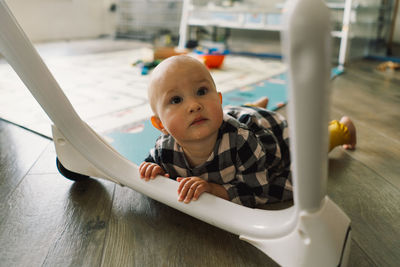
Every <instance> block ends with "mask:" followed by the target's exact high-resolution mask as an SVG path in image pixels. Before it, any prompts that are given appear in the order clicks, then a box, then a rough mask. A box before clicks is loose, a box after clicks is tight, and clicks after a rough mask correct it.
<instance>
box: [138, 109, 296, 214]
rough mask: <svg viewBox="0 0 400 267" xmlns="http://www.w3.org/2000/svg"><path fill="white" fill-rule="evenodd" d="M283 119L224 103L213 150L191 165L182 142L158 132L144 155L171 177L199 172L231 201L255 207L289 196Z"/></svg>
mask: <svg viewBox="0 0 400 267" xmlns="http://www.w3.org/2000/svg"><path fill="white" fill-rule="evenodd" d="M288 142H289V139H288V128H287V122H286V120H285V119H284V118H283V117H282V116H281V115H279V114H277V113H274V112H271V111H267V110H265V109H260V108H256V107H247V106H242V107H232V106H229V107H225V108H224V119H223V123H222V125H221V127H220V129H219V133H218V137H217V141H216V144H215V148H214V151H213V152H212V153H211V155H210V156H209V158H208V159H207V161H206V162H205V163H203V164H201V165H200V166H196V167H191V166H190V165H189V163H188V161H187V160H186V158H185V154H184V152H183V149H182V147H180V146H179V144H178V143H177V142H175V140H174V138H173V137H172V136H170V135H161V136H160V137H159V138H158V139H157V141H156V144H155V148H153V149H152V150H151V151H150V155H149V156H148V157H147V158H146V159H145V161H147V162H154V163H157V164H158V165H160V166H161V167H162V168H163V169H164V170H165V171H166V172H167V173H169V175H170V177H171V178H172V179H176V177H190V176H197V177H200V178H202V179H204V180H206V181H209V182H212V183H216V184H220V185H222V186H224V187H225V189H226V190H227V192H228V195H229V198H230V200H231V201H233V202H235V203H238V204H241V205H244V206H247V207H255V206H256V205H257V204H265V203H273V202H278V201H283V200H287V199H291V198H292V185H291V173H290V154H289V147H288Z"/></svg>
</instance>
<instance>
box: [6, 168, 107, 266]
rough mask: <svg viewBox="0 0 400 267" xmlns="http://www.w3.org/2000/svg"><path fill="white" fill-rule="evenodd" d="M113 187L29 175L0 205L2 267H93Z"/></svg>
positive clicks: (56, 177)
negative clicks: (83, 266) (84, 266)
mask: <svg viewBox="0 0 400 267" xmlns="http://www.w3.org/2000/svg"><path fill="white" fill-rule="evenodd" d="M113 189H114V184H111V183H103V182H97V181H94V180H89V181H87V182H84V183H80V184H73V183H72V182H71V181H69V180H67V179H65V178H64V177H62V176H61V175H59V174H43V175H40V174H36V175H28V176H27V177H26V178H25V179H24V180H23V181H22V183H20V184H19V186H18V187H17V188H16V190H15V191H14V192H13V194H11V195H10V197H9V198H8V200H7V202H5V203H4V202H2V203H1V204H0V218H1V221H0V247H1V250H0V262H1V265H4V266H41V265H44V266H82V265H86V266H98V265H99V264H100V262H101V255H102V249H103V240H104V236H105V232H106V228H107V224H108V217H109V210H110V207H111V199H112V193H113Z"/></svg>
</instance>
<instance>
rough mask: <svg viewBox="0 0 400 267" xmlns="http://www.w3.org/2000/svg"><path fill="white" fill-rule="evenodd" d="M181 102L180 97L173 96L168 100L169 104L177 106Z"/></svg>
mask: <svg viewBox="0 0 400 267" xmlns="http://www.w3.org/2000/svg"><path fill="white" fill-rule="evenodd" d="M181 102H182V97H180V96H174V97H172V98H171V100H170V103H171V104H179V103H181Z"/></svg>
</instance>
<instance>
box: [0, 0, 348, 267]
mask: <svg viewBox="0 0 400 267" xmlns="http://www.w3.org/2000/svg"><path fill="white" fill-rule="evenodd" d="M329 25H330V21H329V11H328V8H327V7H326V6H325V4H324V2H323V1H322V0H292V1H288V2H287V5H286V7H285V23H284V30H283V40H282V43H283V51H284V56H285V59H286V62H287V63H288V74H289V88H290V101H289V116H288V119H289V125H290V130H291V132H290V136H291V155H292V163H293V166H292V167H293V184H294V206H292V207H290V208H287V209H284V210H278V211H266V210H261V209H250V208H246V207H243V206H240V205H237V204H234V203H232V202H229V201H226V200H223V199H220V198H218V197H215V196H213V195H210V194H203V195H202V197H201V198H200V199H199V200H198V201H196V202H191V203H190V204H184V203H181V202H178V201H177V198H176V190H177V188H178V182H176V181H174V180H171V179H155V180H151V181H149V182H144V181H142V180H141V179H140V177H139V173H138V167H137V166H136V165H135V164H134V163H132V162H130V161H128V160H127V159H125V158H124V157H122V156H121V155H120V154H119V153H118V152H117V151H115V150H114V149H113V148H112V147H111V146H110V145H109V144H107V142H106V141H104V140H103V139H102V138H101V137H100V136H99V135H98V134H96V132H94V131H93V130H92V129H91V128H90V127H89V126H88V125H87V124H86V123H85V122H84V121H82V120H81V118H80V117H79V116H78V114H77V113H76V112H75V110H74V108H73V107H72V105H71V103H70V102H69V100H68V99H67V98H66V96H65V95H64V93H63V91H62V89H61V88H60V87H59V85H58V83H57V82H56V80H55V79H54V78H53V76H52V74H51V73H50V71H49V70H48V68H47V67H46V65H45V64H44V62H43V61H42V59H41V57H40V56H39V54H38V53H37V52H36V50H35V49H34V47H33V45H32V44H31V42H30V41H29V39H28V38H27V36H26V35H25V34H24V32H23V30H22V29H21V27H20V26H19V25H18V23H17V21H16V19H15V18H14V16H13V14H12V12H11V11H10V10H9V8H8V7H7V5H6V3H5V1H4V0H0V53H1V54H3V55H4V57H5V58H6V60H7V61H8V62H9V64H10V65H11V66H12V67H13V68H14V70H15V71H16V73H17V74H18V75H19V77H20V78H21V80H22V81H23V82H24V83H25V85H26V86H27V88H28V89H29V90H30V92H31V93H32V95H33V96H34V97H35V98H36V100H37V101H38V102H39V104H40V105H41V106H42V108H43V109H44V111H45V112H46V113H47V115H48V116H49V118H50V119H51V120H52V122H53V123H54V125H53V126H52V129H53V139H54V144H55V147H56V152H57V156H58V159H59V161H60V162H61V163H62V165H63V166H64V167H65V168H66V169H68V170H71V171H73V172H75V173H80V174H83V175H87V176H91V177H99V178H104V179H108V180H111V181H113V182H115V183H117V184H120V185H124V186H128V187H130V188H132V189H134V190H136V191H138V192H141V193H143V194H145V195H147V196H149V197H151V198H153V199H155V200H157V201H160V202H162V203H165V204H166V205H169V206H171V207H173V208H176V209H178V210H180V211H182V212H185V213H187V214H189V215H191V216H193V217H196V218H198V219H200V220H203V221H205V222H207V223H210V224H212V225H214V226H216V227H219V228H222V229H224V230H226V231H229V232H231V233H234V234H236V235H238V236H239V238H240V239H242V240H245V241H247V242H249V243H251V244H252V245H254V246H255V247H257V248H259V249H260V250H261V251H263V252H264V253H266V254H267V255H268V256H269V257H271V258H272V259H273V260H275V261H276V262H277V263H278V264H280V265H283V266H307V267H308V266H346V264H347V259H348V255H349V249H350V242H351V231H350V219H349V218H348V217H347V216H346V214H345V213H344V212H343V211H342V210H341V209H340V208H339V207H338V206H337V205H336V204H335V203H334V202H333V201H332V200H330V199H329V197H328V196H327V195H326V184H327V149H328V140H327V136H328V129H327V127H326V125H327V122H328V102H329V101H328V100H329V91H330V89H329V76H330V64H329V62H330V47H329V45H330V26H329ZM310 123H312V124H313V126H312V127H311V126H310ZM316 125H317V126H318V127H316ZM310 128H313V129H314V130H313V131H309V129H310ZM210 207H212V208H211V209H210ZM288 251H290V254H288V253H287V252H288Z"/></svg>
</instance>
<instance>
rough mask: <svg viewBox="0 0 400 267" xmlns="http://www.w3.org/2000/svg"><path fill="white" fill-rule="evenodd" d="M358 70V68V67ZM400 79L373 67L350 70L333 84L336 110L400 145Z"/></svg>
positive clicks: (333, 99) (333, 100)
mask: <svg viewBox="0 0 400 267" xmlns="http://www.w3.org/2000/svg"><path fill="white" fill-rule="evenodd" d="M356 66H357V65H356ZM399 87H400V79H399V78H397V76H395V75H384V74H382V73H377V71H376V70H374V69H373V68H372V66H370V65H368V62H366V66H364V67H363V68H361V67H358V68H348V69H346V73H345V74H344V75H340V76H339V77H337V78H336V79H335V80H334V81H333V88H334V90H333V94H332V103H333V105H332V106H333V107H334V108H335V109H337V110H339V111H341V112H342V113H344V114H349V115H351V116H352V118H353V119H355V120H357V121H360V122H363V123H365V124H366V125H368V124H370V125H371V130H377V131H381V132H382V133H383V134H384V135H385V136H386V137H387V138H390V139H392V140H393V142H399V134H398V133H399V131H400V90H399V89H398V88H399Z"/></svg>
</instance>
